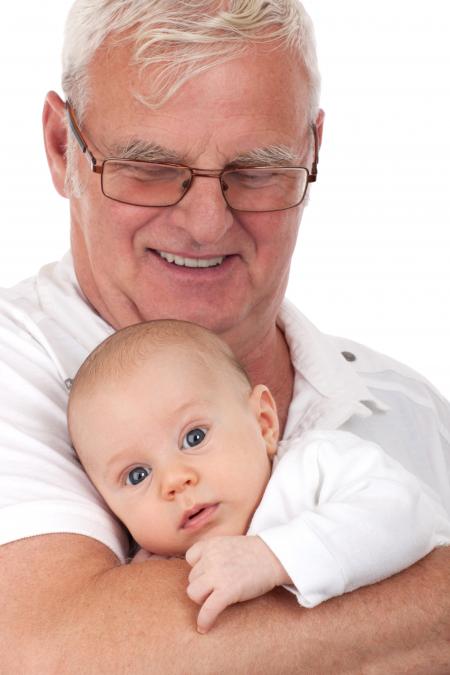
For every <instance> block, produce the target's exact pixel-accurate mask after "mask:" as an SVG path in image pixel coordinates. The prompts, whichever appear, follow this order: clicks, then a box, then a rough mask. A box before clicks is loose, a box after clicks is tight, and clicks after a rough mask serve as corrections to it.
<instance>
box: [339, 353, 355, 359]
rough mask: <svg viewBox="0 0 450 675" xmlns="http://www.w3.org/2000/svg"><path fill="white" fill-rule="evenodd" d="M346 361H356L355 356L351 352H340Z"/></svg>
mask: <svg viewBox="0 0 450 675" xmlns="http://www.w3.org/2000/svg"><path fill="white" fill-rule="evenodd" d="M341 354H342V356H343V357H344V359H345V360H346V361H356V356H355V355H354V354H352V352H341Z"/></svg>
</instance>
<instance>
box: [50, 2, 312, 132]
mask: <svg viewBox="0 0 450 675" xmlns="http://www.w3.org/2000/svg"><path fill="white" fill-rule="evenodd" d="M107 38H108V46H114V45H115V44H124V43H126V44H131V45H132V57H131V58H132V63H133V64H134V65H136V66H137V67H138V68H139V69H140V70H141V72H143V71H144V70H145V68H146V67H147V66H149V65H151V64H156V67H157V75H156V77H155V78H152V87H151V94H149V95H146V96H144V94H143V92H134V95H135V96H137V98H139V100H141V101H142V102H144V103H145V104H146V105H148V106H149V107H153V108H156V107H158V106H160V105H162V104H163V103H164V102H165V101H167V99H168V98H169V97H170V96H171V95H172V94H174V93H175V91H176V90H177V89H179V87H181V86H182V84H183V83H184V82H186V81H187V80H188V79H190V78H192V77H194V76H195V75H196V74H198V73H200V72H202V71H204V70H206V69H208V68H211V67H213V66H214V65H217V64H219V63H223V62H225V61H227V60H230V59H233V58H236V57H237V56H240V55H243V54H245V53H246V51H247V50H248V48H249V47H251V45H253V44H266V45H268V46H269V48H270V46H271V45H273V47H274V48H276V47H277V46H279V45H280V44H281V45H284V46H285V47H286V48H288V49H290V50H293V51H294V52H295V53H297V54H298V55H299V57H300V59H301V61H303V63H304V65H305V68H306V72H307V77H308V80H309V88H310V101H309V116H310V120H311V121H313V120H314V118H315V116H316V114H317V111H318V107H319V94H320V75H319V69H318V64H317V56H316V49H315V40H314V30H313V25H312V22H311V19H310V18H309V16H308V14H307V13H306V11H305V9H304V7H303V5H302V4H301V2H299V1H298V0H76V1H75V2H74V4H73V6H72V9H71V11H70V13H69V16H68V19H67V24H66V33H65V42H64V49H63V89H64V93H65V95H66V97H67V98H69V99H70V100H71V101H72V104H73V105H74V107H75V109H76V111H77V115H78V117H79V118H82V116H83V113H84V111H85V110H86V106H87V104H88V102H89V93H90V91H89V76H88V67H89V64H90V62H91V60H92V58H93V56H94V54H95V52H96V51H97V50H98V49H99V48H100V47H101V46H102V45H103V44H104V43H105V40H106V39H107Z"/></svg>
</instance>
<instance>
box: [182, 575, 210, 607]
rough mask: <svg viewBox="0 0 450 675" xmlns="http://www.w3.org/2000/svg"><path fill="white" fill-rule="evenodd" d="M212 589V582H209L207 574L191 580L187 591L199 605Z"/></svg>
mask: <svg viewBox="0 0 450 675" xmlns="http://www.w3.org/2000/svg"><path fill="white" fill-rule="evenodd" d="M212 590H213V586H212V584H211V583H208V580H207V579H206V578H205V576H202V577H199V578H198V579H194V581H191V582H190V584H189V585H188V587H187V590H186V592H187V594H188V596H189V597H190V599H191V600H193V601H194V602H195V603H197V605H201V604H202V603H203V602H204V601H205V600H206V598H207V597H208V595H209V594H210V593H211V591H212Z"/></svg>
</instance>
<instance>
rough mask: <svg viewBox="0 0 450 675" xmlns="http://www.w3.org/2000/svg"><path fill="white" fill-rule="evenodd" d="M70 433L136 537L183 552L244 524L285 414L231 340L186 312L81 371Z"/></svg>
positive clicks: (145, 326) (118, 337)
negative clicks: (255, 381)
mask: <svg viewBox="0 0 450 675" xmlns="http://www.w3.org/2000/svg"><path fill="white" fill-rule="evenodd" d="M68 421H69V431H70V434H71V437H72V441H73V444H74V447H75V449H76V451H77V453H78V456H79V458H80V461H81V462H82V464H83V466H84V467H85V469H86V472H87V473H88V475H89V476H90V478H91V480H92V482H93V483H94V485H95V486H96V487H97V489H98V490H99V492H100V493H101V494H102V496H103V498H104V499H105V501H106V502H107V503H108V505H109V506H110V508H111V510H112V511H113V512H114V513H115V514H116V515H117V517H118V518H119V519H120V520H121V521H122V522H123V523H124V524H125V525H126V527H127V528H128V530H129V531H130V533H131V535H132V536H133V538H134V539H135V541H136V542H137V543H138V544H139V545H140V546H141V547H142V548H145V549H146V550H148V551H151V552H152V553H159V554H161V555H181V554H184V553H185V552H186V550H187V549H188V548H189V547H190V546H191V545H192V544H193V543H195V542H196V541H198V540H200V539H205V538H208V537H212V536H216V535H224V534H227V535H229V534H243V533H244V532H245V531H246V530H247V527H248V525H249V522H250V520H251V517H252V515H253V513H254V511H255V509H256V507H257V505H258V504H259V501H260V499H261V497H262V494H263V492H264V489H265V487H266V484H267V481H268V480H269V476H270V472H271V460H272V458H273V456H274V454H275V452H276V448H277V440H278V419H277V414H276V408H275V403H274V401H273V398H272V396H271V394H270V392H269V390H268V389H267V387H265V386H264V385H257V386H256V387H254V388H252V386H251V385H250V382H249V380H248V377H247V375H246V373H245V371H244V370H243V368H242V367H241V366H240V365H239V363H238V362H237V361H236V359H235V357H234V355H233V353H232V352H231V350H230V349H229V347H228V346H227V345H226V344H225V343H224V342H223V341H222V340H220V339H219V338H218V337H217V336H216V335H214V334H213V333H211V332H210V331H207V330H206V329H204V328H201V327H199V326H196V325H194V324H190V323H187V322H184V321H152V322H148V323H142V324H136V325H134V326H130V327H128V328H125V329H123V330H121V331H119V332H117V333H115V334H114V335H112V336H111V337H109V338H108V339H107V340H105V342H103V343H102V344H101V345H100V346H99V347H97V349H95V350H94V352H92V354H91V355H90V356H89V357H88V358H87V359H86V361H85V362H84V364H83V365H82V366H81V368H80V370H79V371H78V374H77V376H76V378H75V380H74V383H73V386H72V391H71V394H70V399H69V408H68Z"/></svg>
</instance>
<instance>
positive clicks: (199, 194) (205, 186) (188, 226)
mask: <svg viewBox="0 0 450 675" xmlns="http://www.w3.org/2000/svg"><path fill="white" fill-rule="evenodd" d="M171 220H172V223H173V224H174V225H176V226H177V227H178V228H180V229H183V230H185V231H186V233H187V234H188V235H189V237H190V239H191V241H192V242H193V244H194V246H196V247H197V248H199V247H203V248H205V247H206V246H210V247H211V246H213V245H214V244H218V243H220V242H221V241H222V240H223V239H224V236H225V235H226V233H227V231H228V230H229V229H230V228H231V226H232V224H233V222H234V215H233V212H232V211H231V210H230V208H229V207H228V205H227V203H226V201H225V199H224V197H223V194H222V190H221V187H220V181H219V179H218V178H217V177H215V176H213V177H211V176H194V177H193V179H192V185H191V187H190V188H189V191H188V192H187V194H186V195H185V196H184V197H183V199H182V200H181V201H180V202H179V203H178V204H177V205H176V206H175V207H174V211H173V217H172V219H171ZM215 252H217V253H220V251H215Z"/></svg>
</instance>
